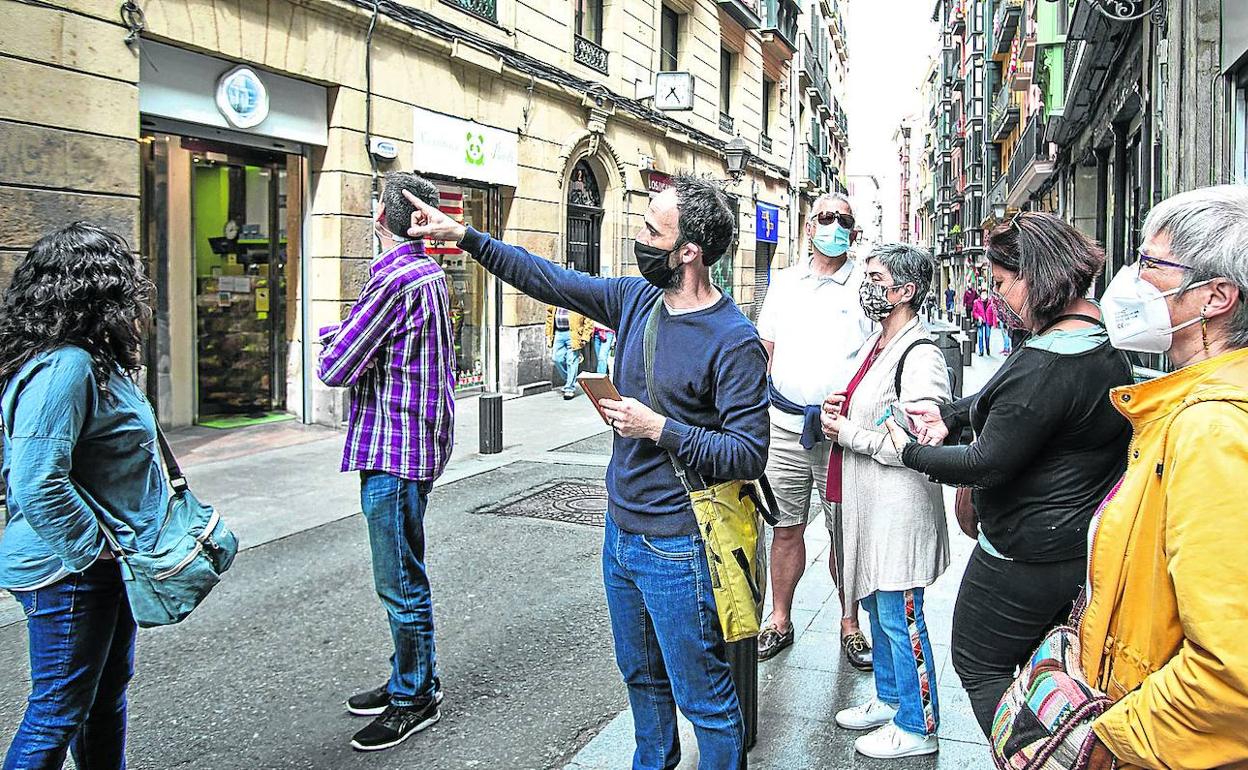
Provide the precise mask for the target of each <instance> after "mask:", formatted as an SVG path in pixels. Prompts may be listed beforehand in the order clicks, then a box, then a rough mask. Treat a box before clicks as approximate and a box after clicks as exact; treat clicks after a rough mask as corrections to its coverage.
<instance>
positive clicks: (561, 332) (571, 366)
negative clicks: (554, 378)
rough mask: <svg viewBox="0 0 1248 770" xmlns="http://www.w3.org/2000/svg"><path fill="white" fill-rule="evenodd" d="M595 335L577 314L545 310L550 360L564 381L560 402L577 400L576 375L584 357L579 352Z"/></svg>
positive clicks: (590, 325)
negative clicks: (561, 400)
mask: <svg viewBox="0 0 1248 770" xmlns="http://www.w3.org/2000/svg"><path fill="white" fill-rule="evenodd" d="M593 333H594V322H593V321H592V320H590V319H588V318H586V317H585V316H583V315H581V314H580V313H573V312H572V311H571V310H566V309H564V308H561V307H554V306H553V305H552V306H548V307H547V308H546V344H547V345H548V346H550V360H551V361H554V363H555V369H556V370H558V372H559V376H560V377H562V378H563V399H564V400H565V401H567V400H568V399H570V398H575V397H576V375H577V374H578V373H579V372H580V371H581V362H582V361H584V360H585V354H584V353H583V352H581V351H582V350H584V348H585V343H586V342H589V338H590V337H591V336H593Z"/></svg>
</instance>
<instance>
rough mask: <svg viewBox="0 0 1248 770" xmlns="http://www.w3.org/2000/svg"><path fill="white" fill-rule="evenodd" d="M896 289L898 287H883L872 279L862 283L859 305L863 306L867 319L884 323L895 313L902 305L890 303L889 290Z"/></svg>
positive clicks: (866, 279)
mask: <svg viewBox="0 0 1248 770" xmlns="http://www.w3.org/2000/svg"><path fill="white" fill-rule="evenodd" d="M896 288H898V287H897V286H896V285H894V286H881V285H879V284H878V283H874V282H873V281H872V280H871V279H870V278H863V279H862V283H861V284H860V285H859V286H858V304H859V305H861V306H862V312H863V313H864V314H865V315H866V316H867V318H870V319H871V320H872V321H882V320H884V319H885V318H887V317H888V314H889V313H891V312H893V308H895V307H897V306H898V305H899V304H901V303H900V302H889V301H888V290H889V289H896Z"/></svg>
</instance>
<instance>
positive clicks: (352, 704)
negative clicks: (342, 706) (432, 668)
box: [347, 681, 442, 717]
mask: <svg viewBox="0 0 1248 770" xmlns="http://www.w3.org/2000/svg"><path fill="white" fill-rule="evenodd" d="M434 685H435V686H436V687H437V689H436V690H434V691H433V697H434V700H435V701H436V702H437V704H438V705H439V706H440V705H442V687H441V686H440V685H438V684H437V682H436V681H435V682H434ZM389 705H390V686H389V685H388V684H383V685H382V686H381V687H378V688H377V689H375V690H369V691H368V692H362V693H360V694H359V695H352V696H351V697H350V698H347V711H350V712H351V713H352V714H354V715H356V716H357V717H375V716H377V715H378V714H380V713H381V712H383V711H385V710H386V707H387V706H389Z"/></svg>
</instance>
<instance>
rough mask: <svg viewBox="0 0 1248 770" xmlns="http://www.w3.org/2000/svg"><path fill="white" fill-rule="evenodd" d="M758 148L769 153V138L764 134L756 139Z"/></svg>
mask: <svg viewBox="0 0 1248 770" xmlns="http://www.w3.org/2000/svg"><path fill="white" fill-rule="evenodd" d="M758 146H759V147H760V148H761V149H762V151H763V152H771V137H770V136H767V135H766V134H761V135H760V136H759V137H758Z"/></svg>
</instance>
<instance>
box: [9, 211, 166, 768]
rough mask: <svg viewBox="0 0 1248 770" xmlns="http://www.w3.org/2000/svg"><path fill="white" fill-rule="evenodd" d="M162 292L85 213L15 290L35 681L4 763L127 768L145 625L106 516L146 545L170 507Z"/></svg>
mask: <svg viewBox="0 0 1248 770" xmlns="http://www.w3.org/2000/svg"><path fill="white" fill-rule="evenodd" d="M151 291H152V286H151V284H150V283H149V282H148V280H147V278H146V277H144V275H143V269H142V267H141V266H140V265H139V263H138V261H137V260H136V259H135V258H134V256H133V255H132V254H131V252H130V246H129V245H128V244H127V243H126V242H125V240H124V239H123V238H122V237H121V236H119V235H117V234H116V233H113V232H111V231H108V230H105V229H103V228H100V227H97V226H95V225H92V224H88V223H85V222H78V223H75V224H71V225H68V226H65V227H62V228H60V229H57V230H54V231H52V232H50V233H48V234H47V235H45V236H43V237H42V238H40V239H39V240H38V241H36V242H35V245H34V246H32V247H31V249H30V251H28V252H27V253H26V256H25V258H23V259H22V260H21V261H20V262H19V263H18V265H17V269H16V270H15V271H14V273H13V280H12V283H10V284H9V287H8V289H6V290H5V292H4V300H3V307H2V308H0V386H2V387H3V391H2V392H0V418H2V422H3V427H4V431H3V435H4V466H3V472H4V484H5V487H6V488H7V490H8V500H7V504H8V523H7V525H6V527H5V529H4V535H3V537H2V538H0V588H4V589H5V590H8V591H11V592H12V593H13V596H14V598H16V599H17V601H18V603H19V604H20V605H21V607H22V610H23V612H24V613H25V618H26V632H27V636H28V639H29V650H30V680H31V692H30V697H29V699H28V700H27V702H26V712H25V714H24V715H23V717H22V721H21V723H20V724H19V725H18V726H17V731H16V733H15V734H14V735H13V742H12V744H11V745H10V746H9V750H8V753H7V755H6V757H5V760H4V768H5V770H18V768H21V769H22V770H60V768H61V766H62V765H63V764H64V762H65V754H66V753H67V752H68V753H70V754H72V755H73V757H74V764H75V765H76V766H77V767H80V768H101V770H119V769H120V768H124V767H125V765H126V688H127V685H128V684H129V682H130V678H131V676H132V675H133V673H134V637H135V631H136V626H135V622H134V618H133V616H132V615H131V613H130V604H129V602H128V600H127V598H126V589H125V585H124V584H123V583H122V577H121V570H120V568H119V566H118V563H117V561H116V560H115V558H114V556H113V554H112V553H111V552H110V551H109V548H108V546H107V544H106V542H105V539H104V535H103V531H102V529H101V527H102V526H107V527H109V529H110V530H111V531H112V533H113V534H114V536H115V537H116V540H117V541H118V543H119V544H120V545H121V547H122V548H125V549H134V548H137V547H139V545H140V543H150V542H151V539H152V538H153V537H154V536H155V533H156V531H157V530H158V529H159V528H160V526H161V524H162V522H163V518H164V513H165V510H166V508H167V505H168V500H169V493H168V482H167V479H166V478H165V476H164V471H163V470H162V468H161V465H160V461H159V460H158V459H157V458H158V457H159V455H158V453H157V452H156V451H155V450H154V449H153V447H155V446H156V441H157V438H156V419H155V415H153V414H152V408H151V406H150V405H149V404H148V402H147V399H146V398H145V397H144V395H143V391H142V390H141V389H140V388H139V387H138V385H136V384H135V381H134V377H135V376H136V375H137V374H138V371H139V368H140V367H141V366H142V365H143V357H142V353H141V350H140V346H141V344H142V341H143V339H144V337H145V336H146V335H147V332H148V329H147V327H148V323H149V321H150V318H151V311H150V309H149V308H148V304H147V303H148V300H149V298H150V296H151ZM12 675H13V676H16V673H15V672H13V674H12Z"/></svg>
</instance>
